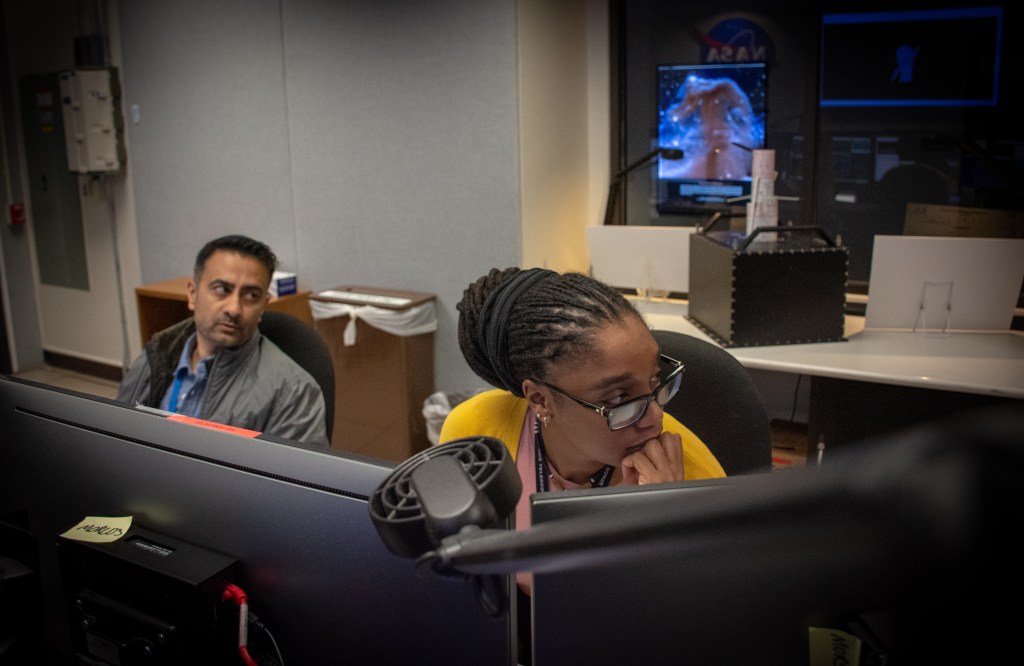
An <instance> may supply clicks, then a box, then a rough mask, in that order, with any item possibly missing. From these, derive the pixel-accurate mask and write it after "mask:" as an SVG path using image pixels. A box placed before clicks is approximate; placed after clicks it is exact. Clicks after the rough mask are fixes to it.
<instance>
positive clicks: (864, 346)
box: [634, 299, 1024, 398]
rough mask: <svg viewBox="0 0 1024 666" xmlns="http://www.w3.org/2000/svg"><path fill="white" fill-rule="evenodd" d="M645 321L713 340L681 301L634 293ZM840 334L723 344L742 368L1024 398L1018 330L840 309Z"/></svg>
mask: <svg viewBox="0 0 1024 666" xmlns="http://www.w3.org/2000/svg"><path fill="white" fill-rule="evenodd" d="M634 303H635V304H636V305H637V307H638V308H639V309H640V311H641V312H643V313H644V315H645V316H646V317H647V322H648V323H649V324H650V325H651V327H652V328H658V329H666V330H670V331H679V332H680V333H686V334H688V335H692V336H695V337H698V338H701V339H703V340H707V341H709V342H714V340H712V339H711V338H710V337H709V336H707V335H706V334H705V333H704V332H703V331H701V330H700V329H699V328H697V327H696V326H695V325H694V324H693V323H692V322H690V321H689V320H688V319H686V307H687V304H686V302H685V301H673V300H667V299H661V300H657V299H656V300H649V301H645V300H640V299H637V300H634ZM845 335H846V337H847V341H846V342H822V343H816V344H802V345H770V346H763V347H735V348H730V349H728V351H729V353H730V354H732V355H733V356H735V357H736V358H737V359H738V360H739V362H740V363H742V364H743V366H744V367H746V368H751V369H757V370H770V371H774V372H788V373H794V374H804V375H812V376H820V377H833V378H837V379H849V380H855V381H866V382H875V383H879V384H895V385H899V386H912V387H918V388H928V389H937V390H944V391H959V392H962V393H978V394H983V395H993V396H1001V397H1010V398H1024V335H1022V334H1021V333H1020V332H1018V331H1004V332H999V331H997V332H991V333H948V334H939V333H912V332H909V331H874V330H864V318H863V317H856V316H847V317H846V329H845Z"/></svg>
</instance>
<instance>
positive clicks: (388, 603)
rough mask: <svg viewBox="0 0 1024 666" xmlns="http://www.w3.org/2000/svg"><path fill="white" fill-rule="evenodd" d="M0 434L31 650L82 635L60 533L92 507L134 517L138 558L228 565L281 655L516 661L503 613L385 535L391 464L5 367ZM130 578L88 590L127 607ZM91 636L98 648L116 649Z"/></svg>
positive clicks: (5, 502) (2, 543)
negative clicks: (37, 599) (372, 507)
mask: <svg viewBox="0 0 1024 666" xmlns="http://www.w3.org/2000/svg"><path fill="white" fill-rule="evenodd" d="M0 433H2V437H0V558H6V559H5V560H4V561H8V562H9V561H12V560H15V561H19V562H21V563H22V566H23V567H25V568H27V569H29V570H33V571H34V572H35V574H36V577H37V581H38V586H39V588H40V590H39V594H40V595H41V600H42V603H41V604H40V608H39V611H38V613H39V616H38V618H36V619H35V620H33V621H31V622H28V621H27V624H29V625H31V626H33V627H35V633H36V634H38V635H39V636H41V642H40V643H38V644H36V645H34V646H33V650H38V649H41V648H40V645H46V646H51V648H52V651H53V653H54V654H55V655H56V656H58V657H60V658H63V659H65V660H67V659H69V658H71V657H72V653H73V651H74V650H75V649H77V646H79V643H77V642H76V640H77V638H76V637H77V636H79V633H76V632H78V626H77V625H75V626H72V623H71V618H72V617H73V614H72V613H69V608H68V603H66V602H67V598H66V597H65V593H68V592H72V591H70V590H65V589H64V585H65V583H66V582H67V580H68V569H67V567H66V566H63V564H64V563H63V559H62V558H63V557H64V553H66V552H68V550H67V548H66V546H64V545H59V541H62V540H60V539H59V535H61V534H63V533H64V532H65V531H67V530H68V529H69V528H71V527H73V526H75V525H77V524H78V523H79V522H80V521H82V519H83V518H85V517H90V516H100V517H131V518H132V529H133V530H134V529H135V528H138V531H137V533H134V536H135V537H136V538H138V539H140V541H139V542H138V543H141V544H143V545H145V546H146V551H147V552H148V553H153V552H157V553H160V554H161V555H167V554H169V553H171V552H172V551H175V549H176V548H177V549H179V550H178V551H177V552H184V551H185V550H188V549H190V548H194V549H196V550H201V551H202V552H206V553H209V554H210V555H209V556H207V558H206V560H205V561H207V562H209V561H214V562H222V561H229V562H233V563H234V565H233V573H232V577H233V579H234V584H236V585H237V586H238V587H239V588H241V589H242V590H244V591H245V593H246V594H247V595H248V605H249V609H250V610H251V611H252V613H253V614H254V615H256V616H258V618H259V620H260V622H262V624H263V625H264V626H265V627H266V628H267V629H268V630H269V631H270V632H271V634H272V636H273V638H274V641H275V642H276V644H277V646H278V647H279V650H280V653H281V656H282V657H283V660H284V663H287V664H327V663H330V664H338V663H345V664H368V663H395V664H397V663H438V664H440V663H453V664H454V663H474V664H476V663H480V664H483V663H489V664H506V665H507V664H510V663H512V657H511V655H512V654H513V652H514V651H513V650H512V649H511V647H510V646H511V645H513V644H514V643H512V642H511V641H513V640H514V639H513V638H512V637H514V636H515V630H514V627H513V626H511V622H512V621H511V620H510V619H509V618H508V617H507V616H506V617H504V618H501V619H496V618H493V617H491V616H490V615H488V614H487V613H485V611H484V610H483V609H482V608H481V607H480V603H479V599H478V597H477V596H476V593H475V591H474V590H473V589H472V588H471V587H470V586H469V585H467V584H465V582H464V581H452V580H437V579H432V580H424V579H423V578H422V577H421V576H418V575H417V573H416V572H415V570H414V568H413V567H410V566H409V562H408V560H405V559H401V558H399V557H397V556H394V555H392V554H391V553H390V552H389V551H388V550H387V549H386V548H385V547H384V545H383V544H382V543H381V541H380V538H379V536H378V534H377V531H376V529H375V528H374V526H373V524H372V521H371V518H370V514H369V508H368V502H369V497H370V495H371V494H372V493H373V491H374V489H375V488H376V486H377V485H378V484H379V483H380V482H381V481H382V480H383V479H384V478H385V477H386V476H387V475H388V474H389V473H390V472H391V470H392V469H393V467H394V465H393V464H392V463H389V462H386V461H382V460H376V459H372V458H366V457H360V456H356V455H352V454H343V453H341V452H335V451H324V450H322V449H314V448H310V447H305V446H302V445H299V444H297V443H295V442H286V441H284V440H275V439H274V438H269V437H266V436H259V437H255V438H252V437H243V436H240V435H236V434H233V433H231V432H226V431H224V430H223V429H217V428H212V427H198V426H196V425H190V424H188V423H182V422H176V421H172V420H170V419H168V418H165V417H164V416H162V415H160V414H156V413H153V412H151V411H143V410H138V409H133V408H130V407H127V406H125V405H123V404H118V403H115V402H113V401H110V400H106V399H103V398H97V397H93V396H87V395H84V394H80V393H77V392H74V391H68V390H62V389H55V388H52V387H48V386H43V385H40V384H35V383H33V382H28V381H23V380H17V379H13V378H9V377H4V376H0ZM129 534H133V532H129ZM153 544H157V545H153ZM160 544H163V545H160ZM168 544H171V546H168ZM179 544H187V547H186V546H180V545H179ZM126 547H127V546H126ZM135 552H136V553H138V550H136V551H135ZM93 555H95V553H92V554H89V555H88V556H85V555H82V557H80V558H79V560H80V561H82V562H86V561H93V560H91V559H90V558H91V557H92V556H93ZM172 559H173V558H170V557H168V558H166V561H167V562H168V563H170V562H171V561H172ZM83 567H84V568H83ZM218 567H219V565H218ZM88 569H89V567H88V566H84V565H83V566H82V567H78V570H77V573H76V577H75V580H76V581H78V580H86V579H88V580H94V581H95V580H99V579H98V578H97V576H95V575H94V574H93V573H90V572H89V571H88ZM218 570H219V568H218ZM132 580H133V578H132V577H126V578H125V579H124V580H119V579H118V578H116V577H115V578H113V579H110V580H107V581H105V584H104V585H103V586H102V588H101V589H99V590H89V596H88V599H86V600H87V601H88V602H89V603H94V602H95V603H98V604H100V606H102V607H105V608H108V609H109V608H110V607H113V606H117V605H118V604H120V605H122V606H123V605H124V603H123V601H124V597H120V596H119V595H120V594H122V593H125V594H128V593H129V592H130V588H131V587H132V585H131V581H132ZM73 592H74V593H75V594H78V591H77V590H75V591H73ZM97 593H98V594H97ZM79 597H80V598H82V599H85V598H86V595H84V594H83V595H79ZM105 597H109V598H112V599H113V600H114V603H111V602H110V601H106V602H104V601H102V599H103V598H105ZM97 600H99V601H97ZM0 601H2V599H0ZM2 606H3V604H2V603H0V610H2ZM97 607H99V606H97ZM136 615H137V614H136ZM148 615H150V616H152V615H156V614H155V613H152V612H151V613H149V614H148ZM236 621H237V620H236ZM249 631H250V639H251V640H254V639H255V638H257V632H256V631H255V630H254V629H251V628H250V630H249ZM0 638H4V636H3V631H2V628H0ZM88 638H89V643H88V644H89V645H90V646H91V647H92V648H96V646H98V645H101V644H102V645H103V646H105V647H104V650H99V651H100V652H104V651H111V650H114V649H115V648H114V647H112V644H113V642H112V641H110V640H107V639H102V640H101V637H99V636H98V635H90V636H89V637H88ZM73 646H75V647H73ZM115 656H116V655H115ZM91 658H92V659H93V661H88V663H119V662H117V661H116V660H112V661H100V660H99V659H98V658H96V657H95V656H93V657H91ZM39 663H42V661H40V662H39ZM69 663H70V662H69ZM83 663H85V662H83ZM120 663H125V662H123V661H121V662H120ZM133 663H134V662H133ZM146 663H150V662H146ZM154 663H165V662H162V661H160V662H154ZM189 663H198V662H194V661H192V662H189ZM204 663H205V662H204ZM219 663H227V662H219Z"/></svg>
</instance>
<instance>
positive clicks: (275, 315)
mask: <svg viewBox="0 0 1024 666" xmlns="http://www.w3.org/2000/svg"><path fill="white" fill-rule="evenodd" d="M260 332H261V333H263V335H265V336H267V337H268V338H269V339H270V340H271V341H272V342H273V343H274V344H275V345H277V346H278V347H280V348H281V351H283V352H284V353H285V354H288V355H289V356H291V357H292V359H294V360H295V362H296V363H298V364H299V365H300V366H301V367H302V368H303V369H304V370H305V371H306V372H308V373H309V374H311V375H312V376H313V379H315V380H316V383H317V384H319V385H320V390H321V391H322V392H323V394H324V405H325V407H326V414H325V417H326V418H325V420H326V423H327V441H330V439H331V433H332V432H333V431H334V430H333V429H334V362H333V361H332V359H331V350H330V348H328V346H327V343H326V342H325V341H324V339H323V338H322V337H320V334H319V333H317V331H316V329H315V328H313V327H312V326H310V325H309V324H307V323H306V322H304V321H302V320H301V319H299V318H298V317H293V316H292V315H290V314H287V313H285V312H277V311H275V310H267V311H265V312H264V313H263V319H261V320H260Z"/></svg>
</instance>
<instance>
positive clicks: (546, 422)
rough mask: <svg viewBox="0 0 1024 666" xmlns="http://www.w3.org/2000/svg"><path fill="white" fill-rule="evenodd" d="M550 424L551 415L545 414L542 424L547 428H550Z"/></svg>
mask: <svg viewBox="0 0 1024 666" xmlns="http://www.w3.org/2000/svg"><path fill="white" fill-rule="evenodd" d="M550 422H551V415H550V414H545V415H544V416H542V417H540V423H541V425H542V426H544V427H545V428H547V427H548V423H550Z"/></svg>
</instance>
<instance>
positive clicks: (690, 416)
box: [652, 330, 772, 476]
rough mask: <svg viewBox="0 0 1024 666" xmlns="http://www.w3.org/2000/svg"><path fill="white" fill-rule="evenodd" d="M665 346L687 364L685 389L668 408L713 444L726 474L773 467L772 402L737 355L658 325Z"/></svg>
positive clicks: (664, 350)
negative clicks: (758, 386) (766, 399)
mask: <svg viewBox="0 0 1024 666" xmlns="http://www.w3.org/2000/svg"><path fill="white" fill-rule="evenodd" d="M652 332H653V333H654V339H655V340H657V341H658V344H659V345H660V346H661V352H662V353H663V354H665V355H667V356H671V357H672V358H674V359H678V360H680V361H682V362H683V364H684V365H685V366H686V370H685V371H684V372H683V381H682V384H681V385H680V387H679V393H678V394H677V395H676V397H675V398H673V399H672V401H671V402H669V403H668V405H667V406H666V408H665V411H667V412H668V413H669V414H671V415H672V416H674V417H676V419H678V420H679V421H680V422H681V423H682V424H683V425H685V426H686V427H687V428H689V429H690V430H692V431H693V433H694V434H696V435H697V436H698V437H700V438H701V440H702V441H703V442H704V443H705V444H707V445H708V448H709V449H711V452H712V453H713V454H714V455H715V457H716V458H718V462H720V463H721V464H722V467H723V468H724V469H725V472H726V474H728V475H730V476H732V475H736V474H752V473H756V472H768V471H771V468H772V438H771V427H770V425H769V418H768V408H767V407H766V406H765V403H764V398H763V397H762V396H761V393H760V391H758V389H757V386H756V385H755V384H754V381H753V380H752V379H751V378H750V375H749V374H747V371H746V369H745V368H744V367H743V366H742V365H740V362H739V361H737V360H736V358H735V357H734V356H733V355H732V354H730V353H729V352H727V351H726V350H725V349H723V348H721V347H719V346H718V345H716V344H713V343H710V342H706V341H704V340H701V339H700V338H696V337H693V336H691V335H685V334H683V333H677V332H675V331H660V330H655V331H652Z"/></svg>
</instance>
